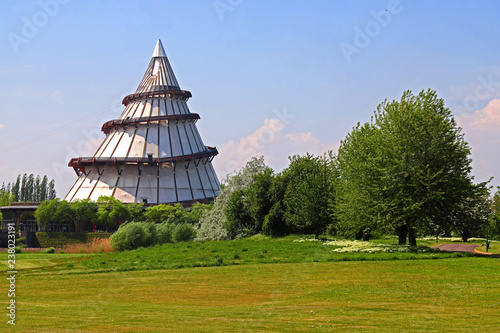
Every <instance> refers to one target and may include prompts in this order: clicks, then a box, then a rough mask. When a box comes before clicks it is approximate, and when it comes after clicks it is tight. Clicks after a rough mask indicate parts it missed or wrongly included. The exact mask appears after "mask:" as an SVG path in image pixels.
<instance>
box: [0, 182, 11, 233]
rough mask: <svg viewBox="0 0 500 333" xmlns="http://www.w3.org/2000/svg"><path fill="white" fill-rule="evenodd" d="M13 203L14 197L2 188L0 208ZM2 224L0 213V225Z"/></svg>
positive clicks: (0, 214) (0, 191)
mask: <svg viewBox="0 0 500 333" xmlns="http://www.w3.org/2000/svg"><path fill="white" fill-rule="evenodd" d="M13 201H14V196H13V195H12V194H11V193H10V192H8V191H7V189H6V188H5V187H4V186H2V189H1V190H0V207H4V206H8V205H10V203H11V202H13ZM1 223H2V213H0V224H1Z"/></svg>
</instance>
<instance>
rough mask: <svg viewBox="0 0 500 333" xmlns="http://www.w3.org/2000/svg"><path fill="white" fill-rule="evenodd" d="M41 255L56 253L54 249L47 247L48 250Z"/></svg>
mask: <svg viewBox="0 0 500 333" xmlns="http://www.w3.org/2000/svg"><path fill="white" fill-rule="evenodd" d="M43 253H56V249H55V248H53V247H49V248H48V249H46V250H44V251H43Z"/></svg>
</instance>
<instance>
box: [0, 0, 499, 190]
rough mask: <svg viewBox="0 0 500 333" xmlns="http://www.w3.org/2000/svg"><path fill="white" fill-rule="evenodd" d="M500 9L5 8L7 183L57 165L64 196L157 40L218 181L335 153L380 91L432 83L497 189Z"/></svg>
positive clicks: (1, 170)
mask: <svg viewBox="0 0 500 333" xmlns="http://www.w3.org/2000/svg"><path fill="white" fill-rule="evenodd" d="M499 12H500V3H499V2H498V1H408V0H401V1H347V0H346V1H327V0H318V1H293V0H292V1H260V0H253V1H250V0H215V1H214V0H207V1H203V0H199V1H189V0H187V1H112V0H109V1H106V0H102V1H77V0H64V1H63V0H41V1H22V2H20V1H14V0H7V1H3V2H1V4H0V75H1V76H0V77H1V80H0V114H1V117H0V182H2V181H6V182H8V181H11V180H12V179H13V178H14V177H15V176H16V175H17V174H19V173H25V172H26V173H35V174H37V173H39V174H47V175H49V176H50V177H51V178H54V179H55V180H56V185H57V190H58V195H59V196H61V197H64V195H65V194H66V192H67V191H68V190H69V188H70V187H71V185H72V184H73V182H74V181H75V180H76V175H75V174H74V172H73V170H72V169H70V168H68V167H67V166H66V165H67V162H68V160H69V158H70V157H77V156H82V155H89V154H92V153H93V150H95V148H96V145H98V144H99V142H100V141H101V140H102V139H103V138H104V134H102V133H101V132H100V127H101V125H102V123H104V122H105V121H107V120H110V119H114V118H118V117H119V115H120V113H121V111H122V110H123V107H122V106H121V104H120V101H121V99H122V98H123V97H124V96H125V95H127V94H130V93H133V92H134V91H135V89H136V87H137V85H138V84H139V82H140V79H141V78H142V76H143V74H144V71H145V70H146V67H147V65H148V63H149V60H150V57H151V54H152V52H153V49H154V46H155V43H156V40H157V39H158V38H160V39H161V40H162V42H163V45H164V47H165V50H166V52H167V55H168V57H169V60H170V62H171V64H172V67H173V69H174V72H175V74H176V76H177V79H178V81H179V83H180V85H181V88H182V89H186V90H190V91H191V92H192V94H193V98H192V99H190V101H189V103H188V105H189V107H190V110H191V111H192V112H197V113H199V114H200V115H201V118H202V119H201V120H200V121H199V122H198V128H199V130H200V132H201V135H202V137H203V139H204V142H205V144H207V145H214V146H217V147H218V149H219V152H220V154H219V156H217V157H216V158H215V160H214V165H215V168H216V171H217V172H218V175H219V178H221V179H222V178H224V176H225V175H226V174H227V173H228V172H231V171H233V170H235V169H238V168H239V167H241V166H242V165H243V164H244V163H245V161H246V160H248V159H249V158H250V157H251V156H252V155H259V154H263V155H264V156H265V157H266V160H267V161H268V163H269V164H270V165H271V166H272V167H273V168H275V169H276V170H277V171H280V170H281V168H283V167H284V166H286V164H287V159H286V157H287V156H289V155H293V154H304V153H305V152H311V153H314V154H320V153H322V152H324V151H326V150H329V149H336V148H337V147H338V144H339V141H340V140H342V139H343V138H344V137H345V135H346V134H347V133H348V132H349V131H350V130H351V129H352V127H353V126H355V125H356V123H357V122H358V121H360V122H366V121H369V120H370V117H371V115H372V113H373V110H375V108H376V106H377V105H378V104H379V103H381V102H382V101H383V100H384V99H386V98H387V99H389V100H392V99H398V98H399V97H400V96H401V95H402V92H403V91H404V90H406V89H411V90H413V91H414V92H418V91H420V90H421V89H427V88H431V89H434V90H436V91H437V92H438V95H439V96H440V97H442V98H444V100H445V102H446V104H447V106H448V107H450V108H451V109H452V111H453V113H454V114H455V116H456V117H457V121H458V122H459V124H460V126H462V127H463V128H464V133H465V138H466V140H467V141H468V142H469V143H470V145H471V147H472V152H473V155H472V158H473V163H474V164H473V166H474V174H475V175H476V179H477V181H484V180H487V179H488V178H489V177H491V176H495V177H496V178H495V180H494V182H493V184H494V185H500V172H499V168H498V163H500V157H499V154H498V152H499V149H498V147H499V146H498V145H499V144H500V130H499V129H498V128H500V101H499V100H498V98H500V59H499V58H498V54H500V50H499V48H500V46H499V45H500V43H498V41H499V37H500V21H499V20H498V13H499ZM30 28H31V29H30ZM360 31H361V32H360ZM346 50H347V51H346ZM353 50H355V51H353Z"/></svg>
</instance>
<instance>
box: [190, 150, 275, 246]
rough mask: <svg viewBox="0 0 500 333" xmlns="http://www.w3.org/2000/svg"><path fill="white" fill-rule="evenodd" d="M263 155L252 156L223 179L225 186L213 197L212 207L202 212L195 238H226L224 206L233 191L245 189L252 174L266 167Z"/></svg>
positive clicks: (251, 178)
mask: <svg viewBox="0 0 500 333" xmlns="http://www.w3.org/2000/svg"><path fill="white" fill-rule="evenodd" d="M266 168H267V167H266V165H265V164H264V157H262V156H261V157H259V158H256V157H253V158H252V159H251V160H250V161H249V162H248V163H247V164H246V165H245V167H243V168H242V169H241V170H240V171H238V172H237V173H236V174H234V175H229V176H228V177H227V179H226V180H225V183H226V184H225V186H224V187H223V188H222V189H221V191H220V192H219V195H218V196H217V198H216V199H215V202H214V205H213V209H211V210H209V211H207V212H205V213H203V215H202V216H201V219H200V222H201V225H200V228H199V229H198V232H197V236H196V237H197V238H196V239H197V240H221V239H228V238H229V235H228V233H227V231H226V229H225V225H226V208H227V204H228V202H229V199H230V198H231V195H232V193H233V192H234V191H237V190H245V189H248V188H249V187H250V185H251V184H252V183H253V182H254V178H253V176H254V175H256V174H258V173H260V172H262V171H264V170H265V169H266Z"/></svg>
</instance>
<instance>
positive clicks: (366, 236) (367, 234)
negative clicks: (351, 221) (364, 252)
mask: <svg viewBox="0 0 500 333" xmlns="http://www.w3.org/2000/svg"><path fill="white" fill-rule="evenodd" d="M370 236H371V234H370V229H365V230H363V241H364V242H368V241H369V240H370Z"/></svg>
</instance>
